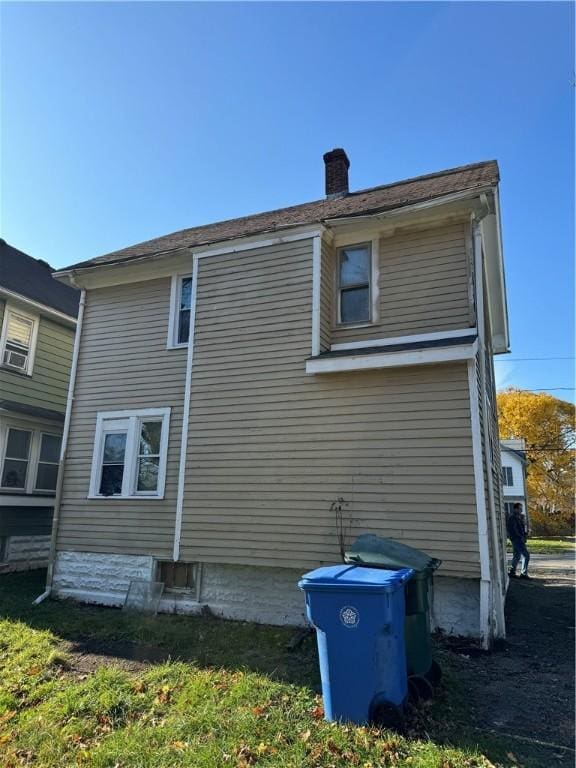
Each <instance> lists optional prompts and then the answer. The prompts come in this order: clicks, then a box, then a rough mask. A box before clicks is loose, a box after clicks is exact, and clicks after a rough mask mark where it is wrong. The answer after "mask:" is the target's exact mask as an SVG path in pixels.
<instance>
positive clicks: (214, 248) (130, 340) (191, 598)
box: [45, 149, 508, 644]
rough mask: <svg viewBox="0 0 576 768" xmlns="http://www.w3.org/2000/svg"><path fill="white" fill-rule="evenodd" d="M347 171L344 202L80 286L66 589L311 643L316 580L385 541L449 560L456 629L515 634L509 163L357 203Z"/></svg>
mask: <svg viewBox="0 0 576 768" xmlns="http://www.w3.org/2000/svg"><path fill="white" fill-rule="evenodd" d="M324 160H325V184H326V197H325V198H324V199H321V200H318V201H316V202H311V203H305V204H303V205H297V206H293V207H290V208H284V209H281V210H275V211H270V212H267V213H261V214H257V215H254V216H248V217H244V218H240V219H234V220H230V221H222V222H218V223H215V224H209V225H207V226H201V227H195V228H192V229H187V230H184V231H180V232H176V233H174V234H170V235H167V236H165V237H160V238H158V239H156V240H152V241H149V242H145V243H141V244H139V245H135V246H132V247H129V248H125V249H123V250H121V251H116V252H115V253H111V254H108V255H105V256H101V257H98V258H95V259H91V260H89V261H84V262H81V263H78V264H74V265H72V266H70V267H69V268H67V269H65V270H63V271H61V272H59V273H58V278H59V279H61V280H63V281H65V282H67V283H68V284H70V285H75V286H79V287H80V288H81V289H82V296H83V298H82V303H81V305H82V307H83V309H81V315H80V318H81V319H80V320H79V328H78V339H79V345H78V356H77V361H76V363H75V366H76V365H77V370H76V376H75V381H74V383H73V386H72V387H71V391H70V398H69V402H68V413H69V416H70V424H69V426H70V428H69V432H68V434H67V435H65V438H64V440H65V450H64V453H65V466H64V472H63V489H62V498H61V504H60V505H59V507H58V509H57V511H56V514H55V519H54V536H55V552H56V554H55V558H54V562H53V563H52V565H51V567H50V569H49V576H48V589H47V591H46V593H45V594H48V593H49V592H50V590H52V592H53V594H54V595H56V596H59V597H72V598H77V599H79V600H85V601H91V602H100V603H108V604H111V605H120V604H122V602H123V599H124V596H125V593H126V589H127V585H128V583H129V581H130V580H131V579H135V578H143V579H160V580H162V581H164V583H165V585H166V591H165V594H164V597H163V601H162V603H161V610H166V611H171V610H173V611H191V612H194V611H197V610H200V608H201V607H202V606H207V607H208V608H209V609H210V610H212V611H213V612H214V613H215V614H218V615H221V616H226V617H230V618H238V619H247V620H255V621H261V622H268V623H276V624H294V625H298V624H302V623H303V622H304V605H303V599H302V595H301V593H300V592H299V590H298V589H297V587H296V584H297V581H298V579H299V578H300V576H301V574H302V573H303V572H304V571H306V570H309V569H311V568H314V567H316V566H318V565H320V564H326V563H334V562H339V561H340V541H341V539H342V538H346V539H347V540H348V541H351V540H352V539H353V538H354V537H355V536H356V535H357V534H360V533H366V532H369V533H375V534H381V535H384V536H389V537H392V538H395V539H398V540H400V541H404V542H406V543H408V544H411V545H414V546H416V547H420V548H423V549H425V550H426V551H428V552H430V554H432V555H433V556H435V557H439V558H441V559H442V561H443V564H442V568H441V569H440V571H439V576H438V578H437V579H436V581H435V589H434V619H435V621H436V623H437V625H438V626H440V627H443V628H444V629H446V630H447V631H452V632H457V633H459V634H469V635H472V636H477V637H481V638H482V639H483V642H484V643H485V644H488V643H489V642H490V640H491V639H492V638H493V637H495V636H502V635H503V634H504V614H503V602H504V597H505V572H506V570H505V561H504V558H505V550H504V520H503V514H502V503H501V493H500V489H501V483H500V474H501V473H500V459H499V448H498V441H497V438H496V437H495V436H496V434H497V432H496V420H495V419H496V417H495V394H494V374H493V366H492V354H493V353H500V352H506V351H507V350H508V328H507V313H506V297H505V287H504V276H503V267H502V252H501V237H500V220H499V204H498V180H499V174H498V167H497V164H496V162H494V161H490V162H483V163H477V164H474V165H468V166H464V167H460V168H455V169H451V170H447V171H442V172H440V173H433V174H430V175H427V176H420V177H418V178H413V179H408V180H406V181H401V182H398V183H394V184H386V185H384V186H380V187H375V188H372V189H365V190H361V191H358V192H350V191H349V188H348V168H349V160H348V158H347V156H346V153H345V152H344V151H343V150H341V149H337V150H333V151H331V152H328V153H327V154H326V155H325V157H324ZM337 510H341V520H340V523H341V524H340V525H337V519H336V518H337V514H336V513H337Z"/></svg>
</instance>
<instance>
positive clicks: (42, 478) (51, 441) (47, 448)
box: [36, 432, 62, 491]
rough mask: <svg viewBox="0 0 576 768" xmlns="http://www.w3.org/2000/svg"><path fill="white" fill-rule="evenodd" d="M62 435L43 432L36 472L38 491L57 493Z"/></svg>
mask: <svg viewBox="0 0 576 768" xmlns="http://www.w3.org/2000/svg"><path fill="white" fill-rule="evenodd" d="M61 442H62V438H61V437H60V435H50V434H48V433H47V432H42V433H41V435H40V455H39V457H38V469H37V470H36V490H37V491H55V490H56V481H57V479H58V465H59V464H60V443H61Z"/></svg>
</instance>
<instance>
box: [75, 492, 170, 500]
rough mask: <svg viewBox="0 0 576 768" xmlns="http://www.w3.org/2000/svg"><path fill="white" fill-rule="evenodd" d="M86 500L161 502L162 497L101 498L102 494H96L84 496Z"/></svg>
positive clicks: (115, 496)
mask: <svg viewBox="0 0 576 768" xmlns="http://www.w3.org/2000/svg"><path fill="white" fill-rule="evenodd" d="M86 498H87V499H97V500H99V501H106V500H114V501H126V500H128V501H135V500H138V501H162V499H163V498H164V496H141V495H132V496H120V494H118V495H114V496H103V495H102V494H98V493H89V494H88V496H86Z"/></svg>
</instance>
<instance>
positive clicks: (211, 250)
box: [190, 226, 324, 259]
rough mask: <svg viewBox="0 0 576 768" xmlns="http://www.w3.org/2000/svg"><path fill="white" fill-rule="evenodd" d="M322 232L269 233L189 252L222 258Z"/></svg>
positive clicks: (201, 257)
mask: <svg viewBox="0 0 576 768" xmlns="http://www.w3.org/2000/svg"><path fill="white" fill-rule="evenodd" d="M323 231H324V227H321V226H318V227H315V228H314V229H306V230H305V231H303V232H296V233H293V234H289V235H276V236H275V237H270V236H269V235H270V232H267V233H266V234H267V235H268V237H266V238H263V237H262V236H261V237H258V238H254V237H251V238H241V239H238V240H231V241H230V242H229V243H226V244H225V245H224V244H222V243H214V244H213V245H208V246H200V247H197V248H195V247H191V248H190V250H191V251H192V252H193V253H194V256H198V258H200V259H203V258H206V257H207V256H224V255H227V254H231V253H242V251H252V250H254V249H256V248H268V247H270V246H273V245H283V244H284V243H294V242H296V241H298V240H311V239H312V238H315V237H320V236H321V235H322V233H323Z"/></svg>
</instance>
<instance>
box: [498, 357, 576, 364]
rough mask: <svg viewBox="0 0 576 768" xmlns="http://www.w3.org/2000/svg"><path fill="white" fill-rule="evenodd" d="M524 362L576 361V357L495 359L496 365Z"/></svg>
mask: <svg viewBox="0 0 576 768" xmlns="http://www.w3.org/2000/svg"><path fill="white" fill-rule="evenodd" d="M524 360H576V358H574V357H502V358H501V357H495V358H494V362H495V363H519V362H524Z"/></svg>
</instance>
